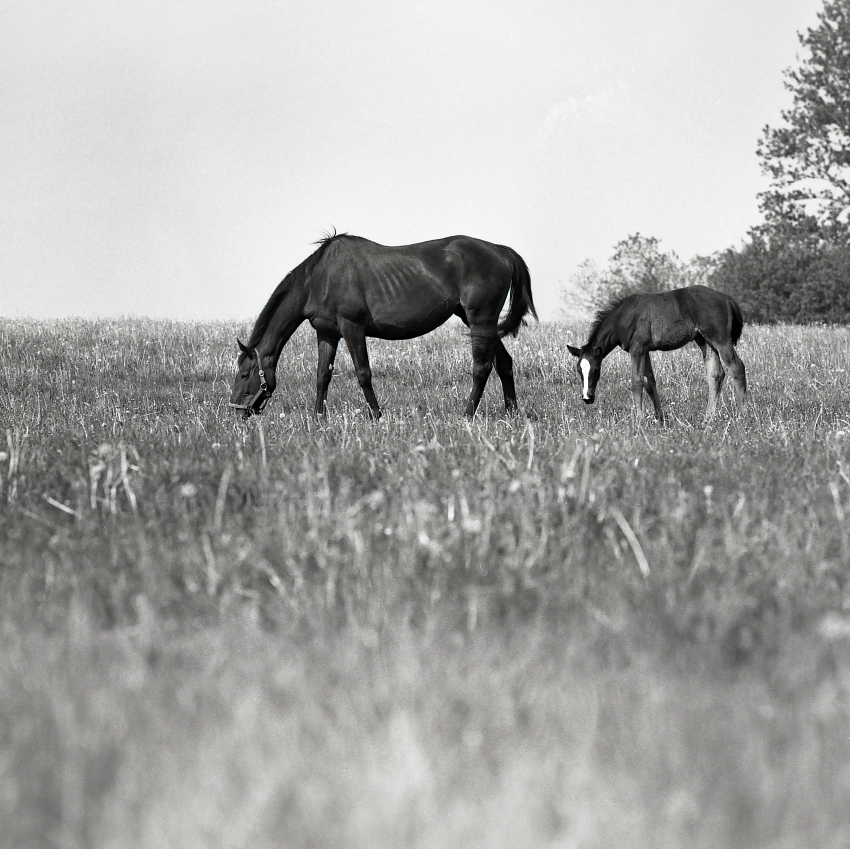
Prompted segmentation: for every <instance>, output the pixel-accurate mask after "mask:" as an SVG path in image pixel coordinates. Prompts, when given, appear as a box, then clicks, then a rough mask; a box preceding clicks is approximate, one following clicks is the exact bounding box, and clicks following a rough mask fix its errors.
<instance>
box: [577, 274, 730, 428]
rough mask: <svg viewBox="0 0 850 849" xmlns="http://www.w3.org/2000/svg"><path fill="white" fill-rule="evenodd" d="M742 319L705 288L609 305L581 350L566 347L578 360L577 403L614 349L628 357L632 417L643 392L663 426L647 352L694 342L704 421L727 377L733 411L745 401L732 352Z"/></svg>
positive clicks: (589, 399)
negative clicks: (703, 388)
mask: <svg viewBox="0 0 850 849" xmlns="http://www.w3.org/2000/svg"><path fill="white" fill-rule="evenodd" d="M743 328H744V319H743V316H742V315H741V309H740V307H739V306H738V304H737V303H735V301H734V300H733V299H732V298H730V297H729V296H728V295H726V294H724V293H723V292H718V291H716V290H715V289H709V288H708V287H707V286H686V287H684V288H682V289H672V290H671V291H668V292H656V293H652V294H649V293H644V292H642V293H638V294H634V295H627V296H625V297H623V298H619V299H617V300H614V301H613V302H612V303H611V304H609V305H608V306H607V307H605V308H604V309H602V310H600V311H599V312H598V313H597V314H596V317H595V318H594V320H593V324H592V325H591V328H590V333H589V335H588V340H587V343H586V344H585V345H583V346H582V347H581V348H575V347H573V346H572V345H567V348H568V350H569V352H570V353H571V354H572V355H573V356H574V357H576V358H577V359H578V373H579V375H580V377H581V385H582V394H581V397H582V400H583V401H584V403H585V404H592V403H593V401H594V398H595V396H596V384H597V382H598V381H599V374H600V371H601V366H602V360H604V359H605V357H607V356H608V354H610V353H611V351H613V350H614V348H616V347H617V346H618V345H619V346H620V347H621V348H622V349H623V350H624V351H628V353H629V354H630V355H631V358H632V380H631V388H632V400H633V402H634V403H633V412H634V415H635V416H636V417H637V416H639V415H640V414H641V413H642V412H643V391H644V389H645V390H646V392H647V394H648V395H649V397H650V398H651V399H652V403H653V405H654V406H655V418H656V419H657V420H658V421H659V422H663V421H664V413H663V412H662V410H661V399H660V398H659V397H658V389H657V387H656V384H655V375H654V374H653V372H652V363H651V362H650V359H649V352H650V351H672V350H675V349H676V348H681V347H683V346H684V345H687V344H688V343H689V342H696V344H697V345H698V346H699V349H700V351H701V352H702V358H703V361H704V362H705V370H706V379H707V380H708V406H707V407H706V410H705V418H706V421H711V420H712V419H713V418H714V416H715V413H716V412H717V399H718V397H719V396H720V391H721V389H722V388H723V380H724V378H725V376H726V373H727V372H728V373H729V375H730V376H731V378H732V383H733V385H734V389H735V399H736V402H737V404H738V407H739V408H743V406H744V404H745V403H746V400H747V377H746V370H745V368H744V363H743V362H742V361H741V358H740V357H739V356H738V353H737V351H736V350H735V345H737V344H738V340H739V339H740V338H741V332H742V330H743Z"/></svg>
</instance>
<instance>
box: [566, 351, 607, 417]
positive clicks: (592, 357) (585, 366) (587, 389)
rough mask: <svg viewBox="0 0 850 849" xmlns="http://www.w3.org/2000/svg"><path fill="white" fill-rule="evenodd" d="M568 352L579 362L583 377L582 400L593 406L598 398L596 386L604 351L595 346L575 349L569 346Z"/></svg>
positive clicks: (580, 375) (579, 371)
mask: <svg viewBox="0 0 850 849" xmlns="http://www.w3.org/2000/svg"><path fill="white" fill-rule="evenodd" d="M567 350H568V351H569V352H570V353H571V354H572V355H573V356H574V357H575V358H576V359H577V360H578V373H579V377H581V400H582V401H584V403H585V404H592V403H593V401H594V399H595V397H596V384H597V383H598V382H599V374H600V371H601V369H602V360H603V356H602V349H601V348H600V347H598V346H595V345H590V344H588V345H585V346H584V347H583V348H574V347H573V346H572V345H567Z"/></svg>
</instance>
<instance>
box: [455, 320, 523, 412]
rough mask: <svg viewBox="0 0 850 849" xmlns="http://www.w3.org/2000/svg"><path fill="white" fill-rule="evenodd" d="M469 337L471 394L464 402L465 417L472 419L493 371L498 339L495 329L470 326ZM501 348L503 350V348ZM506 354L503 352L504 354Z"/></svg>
mask: <svg viewBox="0 0 850 849" xmlns="http://www.w3.org/2000/svg"><path fill="white" fill-rule="evenodd" d="M470 337H471V340H472V392H471V393H470V395H469V400H468V401H467V402H466V415H467V416H468V417H469V418H472V416H474V415H475V411H476V410H477V409H478V404H479V403H480V401H481V396H482V395H483V394H484V387H485V386H486V385H487V378H488V377H490V372H491V371H492V370H493V356H494V353H495V350H494V345H495V342H496V341H498V340H499V337H498V336H497V335H496V329H495V328H489V327H480V326H478V327H475V326H474V325H470ZM502 347H503V349H504V346H502ZM507 353H508V352H507V351H505V354H507ZM514 403H516V399H514Z"/></svg>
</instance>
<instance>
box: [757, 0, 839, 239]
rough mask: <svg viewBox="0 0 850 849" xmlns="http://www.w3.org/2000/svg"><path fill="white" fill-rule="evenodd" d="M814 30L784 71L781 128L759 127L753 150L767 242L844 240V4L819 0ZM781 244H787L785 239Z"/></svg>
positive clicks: (803, 35) (837, 1) (804, 40)
mask: <svg viewBox="0 0 850 849" xmlns="http://www.w3.org/2000/svg"><path fill="white" fill-rule="evenodd" d="M818 19H819V25H818V26H817V27H816V28H814V29H809V30H808V31H807V32H806V33H805V34H800V36H799V38H800V43H801V44H802V45H803V47H804V48H805V49H806V51H807V54H808V55H807V56H806V58H805V59H804V61H803V62H802V64H801V65H800V67H799V68H797V69H788V70H787V71H786V72H785V76H786V83H785V86H786V88H787V89H788V90H789V91H790V92H791V94H792V97H793V104H792V106H791V108H790V109H789V110H787V111H783V112H782V118H783V120H784V121H785V126H781V127H776V128H772V127H769V126H767V127H765V128H764V131H763V135H762V139H761V140H760V142H759V145H758V156H759V159H760V160H761V165H762V170H763V171H764V173H765V174H767V175H769V176H770V177H771V186H770V188H769V189H768V190H767V191H766V192H763V193H762V194H761V195H760V201H761V208H762V210H763V212H764V213H765V216H766V222H765V230H766V232H767V233H768V234H770V235H771V236H775V235H777V234H778V232H779V231H783V230H787V229H788V228H789V227H790V228H792V229H793V230H797V231H799V232H801V233H802V232H804V231H806V230H811V229H813V228H815V229H817V230H818V231H819V232H820V234H821V236H822V238H824V239H826V240H827V241H829V242H833V243H840V244H846V243H847V242H848V239H850V229H848V216H850V0H825V3H824V8H823V11H822V12H820V13H819V14H818ZM782 241H787V233H786V234H785V235H784V236H783V238H782Z"/></svg>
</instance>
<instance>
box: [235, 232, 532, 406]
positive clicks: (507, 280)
mask: <svg viewBox="0 0 850 849" xmlns="http://www.w3.org/2000/svg"><path fill="white" fill-rule="evenodd" d="M317 244H318V245H319V247H318V249H317V250H316V251H315V252H314V253H313V254H312V255H311V256H309V257H308V258H307V259H305V260H304V262H302V263H301V264H300V265H299V266H297V267H296V268H295V269H293V270H292V271H290V272H289V274H287V275H286V277H285V278H284V279H283V281H282V282H281V283H280V284H279V285H278V287H277V288H276V289H275V291H274V292H273V293H272V296H271V298H269V301H268V303H267V304H266V305H265V307H263V310H262V312H261V313H260V316H259V318H258V319H257V322H256V324H255V325H254V329H253V331H252V332H251V336H250V338H249V339H248V342H247V344H245V345H243V344H242V343H241V342H239V340H238V339H237V340H236V341H237V343H238V345H239V348H240V354H239V358H238V361H237V368H238V371H237V374H236V378H235V381H234V384H233V394H232V396H231V399H230V406H231V407H235V408H236V409H237V410H242V411H243V418H248V417H249V416H251V415H252V414H254V413H259V412H261V411H262V410H263V408H264V407H265V405H266V404H267V403H268V399H269V398H270V397H271V394H272V392H274V390H275V386H276V380H275V369H276V368H277V363H278V360H279V358H280V354H281V351H282V350H283V346H284V345H285V344H286V342H287V341H288V340H289V337H290V336H292V334H293V333H294V332H295V330H296V328H297V327H298V326H299V325H300V324H301V323H302V322H303V321H305V320H306V321H309V322H310V324H312V325H313V328H314V329H315V331H316V337H317V339H318V343H319V366H318V376H317V381H316V382H317V387H316V413H317V414H318V415H324V414H325V411H326V408H325V403H326V400H327V396H328V386H329V385H330V382H331V376H332V374H333V367H334V358H335V356H336V349H337V345H338V344H339V340H340V339H345V343H346V345H348V350H349V351H350V352H351V359H352V361H353V363H354V368H355V371H356V373H357V380H358V382H359V383H360V386H361V388H362V389H363V394H364V395H365V396H366V401H367V402H368V404H369V409H370V411H371V414H372V415H373V416H374V417H375V418H380V416H381V410H380V408H379V406H378V400H377V398H376V397H375V392H374V390H373V389H372V371H371V369H370V368H369V356H368V354H367V352H366V337H367V336H373V337H376V338H378V339H412V338H414V337H416V336H422V335H424V334H425V333H430V332H431V331H432V330H435V329H436V328H437V327H439V326H440V325H441V324H443V323H444V322H445V321H447V320H448V319H449V318H450V317H451V316H452V315H456V316H458V317H459V318H460V319H461V321H463V322H464V324H466V325H467V326H468V327H469V335H470V340H471V342H472V392H471V394H470V396H469V400H468V402H467V405H466V415H467V416H472V415H474V413H475V410H476V408H477V407H478V403H479V401H480V400H481V395H482V393H483V392H484V385H485V384H486V382H487V378H488V377H489V376H490V371H491V370H492V368H493V363H494V362H495V365H496V373H497V374H498V375H499V378H500V379H501V381H502V389H503V391H504V395H505V407H506V409H507V410H515V409H516V390H515V388H514V376H513V360H512V359H511V355H510V354H509V353H508V352H507V350H506V349H505V346H504V344H503V343H502V337H504V336H506V335H512V336H516V334H517V332H518V331H519V328H520V326H521V325H523V324H524V323H525V322H524V318H525V315H526V313H529V312H530V313H531V314H532V315H533V316H534V317H535V318H536V317H537V313H536V311H535V309H534V302H533V301H532V299H531V280H530V278H529V275H528V268H527V267H526V265H525V262H524V261H523V259H522V257H521V256H520V255H519V254H518V253H517V252H516V251H514V250H511V248H507V247H504V246H503V245H493V244H490V243H489V242H484V241H481V240H480V239H472V238H469V237H468V236H450V237H448V238H445V239H436V240H434V241H431V242H421V243H419V244H416V245H405V246H402V247H385V246H383V245H379V244H376V243H375V242H370V241H368V240H367V239H362V238H360V237H359V236H350V235H348V234H347V233H341V234H337V233H334V234H333V235H330V236H326V237H325V238H323V239H321V240H320V241H319V242H318V243H317ZM509 295H510V306H509V308H508V310H507V312H506V314H505V315H504V316H503V317H502V319H501V321H500V320H499V315H500V313H501V311H502V307H503V306H504V304H505V301H506V300H507V299H508V296H509Z"/></svg>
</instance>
